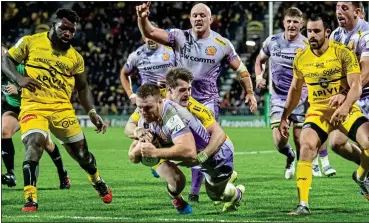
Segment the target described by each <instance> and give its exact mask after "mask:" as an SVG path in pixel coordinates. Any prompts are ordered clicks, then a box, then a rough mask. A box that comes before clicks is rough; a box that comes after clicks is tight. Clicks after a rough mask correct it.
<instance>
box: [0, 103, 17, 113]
mask: <svg viewBox="0 0 369 223" xmlns="http://www.w3.org/2000/svg"><path fill="white" fill-rule="evenodd" d="M7 111H12V112H14V113H15V114H17V116H18V115H19V113H20V107H14V106H11V105H10V104H8V102H7V101H5V100H4V101H3V102H2V103H1V116H3V114H4V113H5V112H7Z"/></svg>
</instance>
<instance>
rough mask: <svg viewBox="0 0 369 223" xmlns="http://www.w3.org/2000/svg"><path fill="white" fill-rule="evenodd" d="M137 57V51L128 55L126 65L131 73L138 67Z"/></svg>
mask: <svg viewBox="0 0 369 223" xmlns="http://www.w3.org/2000/svg"><path fill="white" fill-rule="evenodd" d="M136 58H137V53H136V52H133V53H131V54H130V55H129V56H128V59H127V61H126V63H125V64H124V67H125V68H126V69H127V71H128V72H129V73H131V72H132V71H133V69H134V68H135V67H137V65H136V61H137V60H136Z"/></svg>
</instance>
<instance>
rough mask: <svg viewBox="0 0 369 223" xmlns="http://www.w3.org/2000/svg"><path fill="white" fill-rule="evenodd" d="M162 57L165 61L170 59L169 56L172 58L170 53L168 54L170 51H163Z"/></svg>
mask: <svg viewBox="0 0 369 223" xmlns="http://www.w3.org/2000/svg"><path fill="white" fill-rule="evenodd" d="M162 58H163V61H168V60H169V58H170V56H169V54H168V53H163V56H162Z"/></svg>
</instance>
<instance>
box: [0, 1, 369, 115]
mask: <svg viewBox="0 0 369 223" xmlns="http://www.w3.org/2000/svg"><path fill="white" fill-rule="evenodd" d="M195 3H196V2H152V4H151V11H150V12H151V14H150V19H151V20H152V21H155V22H156V23H158V25H159V26H160V27H161V28H164V29H168V28H181V29H189V28H190V27H191V26H190V22H189V13H190V10H191V8H192V6H193V5H194V4H195ZM1 4H2V12H1V17H2V27H1V29H2V32H1V34H2V36H1V38H2V43H3V44H5V45H6V46H8V47H10V46H12V45H14V43H16V41H17V40H18V39H19V38H20V37H22V36H24V35H30V34H33V33H34V32H35V31H36V29H39V30H41V29H44V30H47V29H48V27H50V25H51V21H52V20H53V16H55V15H54V13H55V11H56V10H57V9H58V8H59V7H65V8H72V9H73V10H75V11H76V12H77V13H78V15H79V16H80V18H81V22H80V24H79V25H78V30H77V33H76V36H75V40H74V41H73V46H74V47H75V48H76V49H77V50H78V51H79V52H80V53H81V55H82V56H83V57H84V59H85V65H86V72H87V75H88V81H89V84H90V86H91V89H92V92H93V95H94V98H95V101H96V102H95V104H96V105H97V106H98V109H99V111H100V113H102V114H117V115H120V114H123V115H126V114H130V113H131V112H132V111H133V110H134V108H135V106H133V105H131V104H130V101H129V100H128V98H127V95H126V94H125V92H124V90H123V88H122V86H121V83H120V79H119V72H120V69H121V67H122V66H123V65H124V63H125V61H126V60H127V58H128V55H129V54H130V53H131V52H133V51H134V50H135V49H137V48H138V47H139V46H140V45H142V44H143V41H142V39H141V35H140V32H139V30H138V27H137V22H136V21H137V20H136V11H135V6H136V5H138V4H140V2H92V1H87V2H84V1H80V2H42V1H41V2H1ZM206 4H207V5H208V6H209V7H210V9H211V10H212V13H213V16H214V22H213V24H212V29H213V30H214V31H216V32H218V33H220V34H221V35H222V36H224V37H226V38H228V39H229V40H230V41H231V42H232V43H233V44H234V46H235V49H236V51H237V52H238V54H239V55H240V57H241V59H242V61H243V62H244V63H245V64H246V65H247V68H248V70H249V71H250V73H251V74H252V76H253V78H255V74H254V62H255V59H256V56H257V54H258V52H259V50H260V47H261V45H262V42H263V41H264V39H265V38H266V37H267V36H268V33H269V16H268V2H230V1H227V2H206ZM291 6H296V7H298V8H299V9H301V10H302V11H303V12H304V13H305V15H306V14H309V13H311V12H324V13H326V14H327V15H328V16H329V18H330V21H331V22H330V25H331V26H332V28H335V27H337V21H336V18H335V2H274V3H273V10H274V15H273V21H274V23H273V29H274V33H277V32H281V31H282V30H283V23H282V20H283V14H284V10H286V9H287V8H289V7H291ZM366 10H368V9H367V7H366ZM367 13H368V12H367ZM304 32H305V31H303V33H304ZM246 43H247V44H246ZM267 74H268V72H265V75H266V76H265V77H266V78H267ZM235 77H236V75H235V74H234V72H232V71H231V70H230V69H229V68H228V67H226V66H225V67H224V69H223V72H222V74H221V76H220V77H219V80H218V86H219V92H220V96H221V107H222V109H221V115H251V114H250V113H249V109H248V106H247V105H245V104H244V103H243V98H244V92H243V90H242V88H241V87H240V85H239V83H238V81H237V80H236V79H235ZM134 83H135V86H134V88H137V86H138V85H139V84H140V80H139V78H138V77H137V78H134ZM255 91H256V94H257V99H258V103H259V111H258V112H257V113H256V114H264V94H265V93H266V92H267V91H268V90H267V89H266V90H262V91H260V90H259V89H255ZM77 100H78V99H77V97H76V96H74V97H73V101H74V102H78V101H77ZM74 104H75V107H76V109H77V111H79V109H80V107H79V105H78V103H74ZM83 112H84V111H83V110H81V113H83Z"/></svg>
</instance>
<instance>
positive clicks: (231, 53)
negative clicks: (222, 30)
mask: <svg viewBox="0 0 369 223" xmlns="http://www.w3.org/2000/svg"><path fill="white" fill-rule="evenodd" d="M216 39H217V38H216ZM224 40H225V42H226V46H225V47H226V58H227V61H228V63H231V62H232V61H233V60H234V59H236V58H238V54H237V52H236V50H235V49H234V46H233V44H232V43H231V41H229V40H228V39H224ZM218 41H219V40H218Z"/></svg>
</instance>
